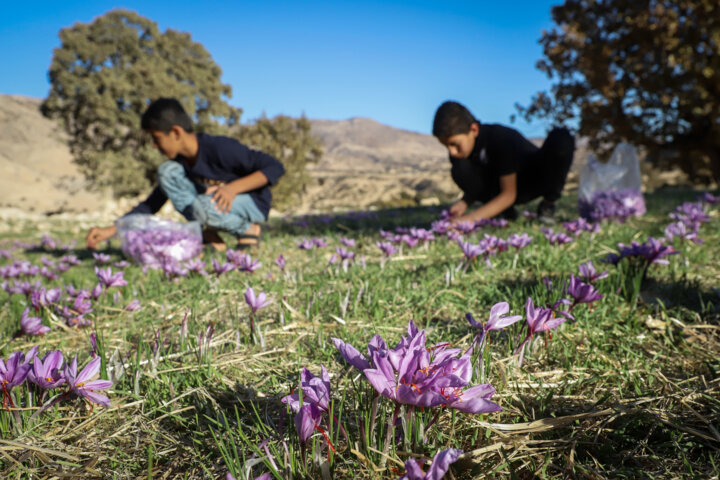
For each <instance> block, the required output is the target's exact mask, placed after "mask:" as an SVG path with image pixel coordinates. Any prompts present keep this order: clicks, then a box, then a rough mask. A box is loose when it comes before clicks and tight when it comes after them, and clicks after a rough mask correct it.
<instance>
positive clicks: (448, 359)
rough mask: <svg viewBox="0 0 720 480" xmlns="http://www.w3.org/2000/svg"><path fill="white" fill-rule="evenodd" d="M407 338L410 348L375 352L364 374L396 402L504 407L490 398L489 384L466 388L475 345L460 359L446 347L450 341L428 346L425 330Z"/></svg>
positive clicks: (476, 410) (473, 409) (475, 408)
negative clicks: (371, 366)
mask: <svg viewBox="0 0 720 480" xmlns="http://www.w3.org/2000/svg"><path fill="white" fill-rule="evenodd" d="M407 340H409V343H407V344H406V345H407V348H402V347H400V346H398V347H396V348H395V349H394V350H391V351H387V352H383V351H381V350H378V351H374V352H372V363H373V366H374V368H369V369H366V370H365V371H364V374H365V377H366V378H367V379H368V381H369V382H370V384H371V385H372V386H373V388H375V390H376V391H377V392H378V393H379V394H381V395H382V396H384V397H387V398H389V399H391V400H393V401H394V402H396V403H400V404H409V405H415V406H420V407H435V406H441V405H442V406H446V407H450V408H455V409H460V410H462V411H465V412H469V413H484V412H492V411H498V410H501V408H500V406H499V405H497V404H495V403H493V402H491V401H489V397H490V396H492V394H493V393H494V389H493V390H492V391H490V390H489V389H492V387H490V386H489V385H487V386H482V387H483V388H476V387H473V388H471V389H467V390H463V388H464V387H466V386H467V384H468V382H469V380H470V376H471V372H472V366H471V364H470V354H471V353H472V348H470V349H468V351H467V352H466V353H465V354H463V356H462V357H461V358H460V359H457V358H454V355H456V354H457V353H458V350H456V349H447V350H446V349H445V347H446V346H447V344H441V345H437V346H435V347H431V348H427V347H426V345H425V332H424V331H421V332H419V333H418V334H416V335H415V336H414V337H412V339H406V341H407ZM430 352H433V354H434V358H431V354H430ZM478 387H481V386H478ZM488 387H489V389H488ZM466 393H467V394H468V396H467V397H466V396H465V395H466Z"/></svg>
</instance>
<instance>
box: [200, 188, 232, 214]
mask: <svg viewBox="0 0 720 480" xmlns="http://www.w3.org/2000/svg"><path fill="white" fill-rule="evenodd" d="M205 193H207V194H208V195H210V194H212V202H213V203H214V204H215V210H217V211H219V212H221V213H228V212H229V211H230V208H232V202H233V200H234V199H235V195H236V194H235V192H234V190H233V189H232V188H231V187H230V186H229V185H220V186H218V185H213V186H212V187H208V188H207V190H205Z"/></svg>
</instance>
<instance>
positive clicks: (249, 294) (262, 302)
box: [245, 287, 272, 313]
mask: <svg viewBox="0 0 720 480" xmlns="http://www.w3.org/2000/svg"><path fill="white" fill-rule="evenodd" d="M245 302H246V303H247V304H248V305H249V306H250V308H251V309H252V313H256V312H257V311H258V310H260V309H261V308H265V307H267V306H268V305H270V304H271V303H272V300H271V299H268V298H266V295H265V292H260V293H259V294H257V296H256V295H255V290H253V288H252V287H248V288H247V290H245Z"/></svg>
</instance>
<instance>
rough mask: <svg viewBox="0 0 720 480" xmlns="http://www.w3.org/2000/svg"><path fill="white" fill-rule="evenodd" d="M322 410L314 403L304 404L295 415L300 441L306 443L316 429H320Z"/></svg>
mask: <svg viewBox="0 0 720 480" xmlns="http://www.w3.org/2000/svg"><path fill="white" fill-rule="evenodd" d="M321 421H322V412H321V411H320V409H319V408H318V406H317V405H315V404H314V403H308V404H304V405H303V406H302V407H301V408H300V410H299V411H298V413H297V415H295V429H296V430H297V432H298V435H299V436H300V443H301V444H303V445H304V444H305V443H307V441H308V440H309V439H310V437H311V436H312V434H313V433H314V432H315V430H319V429H320V428H321V427H320V422H321Z"/></svg>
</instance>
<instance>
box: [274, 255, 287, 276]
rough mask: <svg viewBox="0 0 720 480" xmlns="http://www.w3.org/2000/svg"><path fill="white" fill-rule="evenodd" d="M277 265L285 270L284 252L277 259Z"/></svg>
mask: <svg viewBox="0 0 720 480" xmlns="http://www.w3.org/2000/svg"><path fill="white" fill-rule="evenodd" d="M275 265H277V266H278V268H280V270H282V271H283V272H284V271H285V257H283V255H282V253H281V254H280V255H278V257H277V258H276V259H275Z"/></svg>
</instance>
